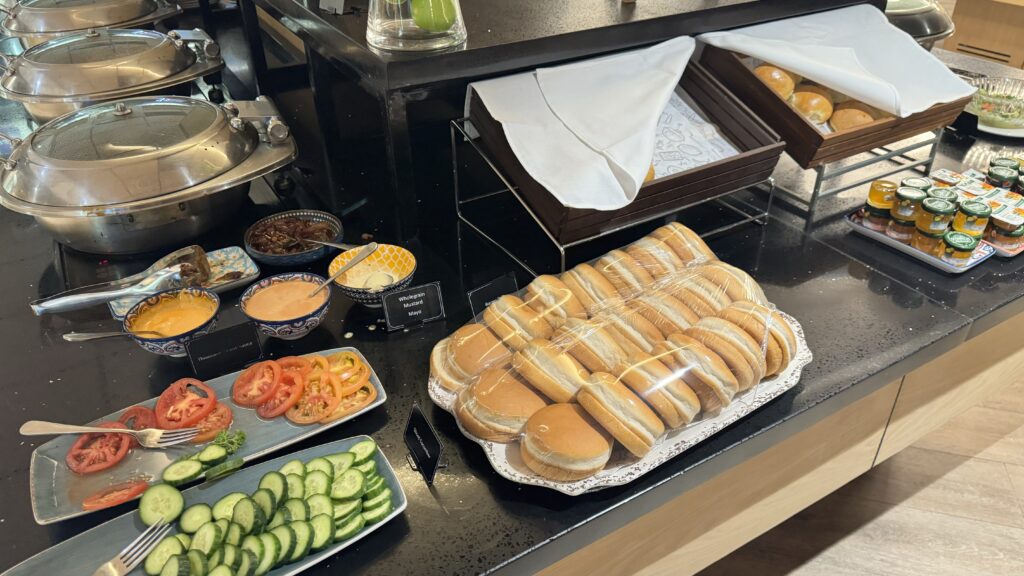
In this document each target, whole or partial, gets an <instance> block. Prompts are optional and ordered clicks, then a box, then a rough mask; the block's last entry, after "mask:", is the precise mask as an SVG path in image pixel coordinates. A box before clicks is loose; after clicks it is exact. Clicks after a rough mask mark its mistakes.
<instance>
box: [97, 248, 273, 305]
mask: <svg viewBox="0 0 1024 576" xmlns="http://www.w3.org/2000/svg"><path fill="white" fill-rule="evenodd" d="M206 259H207V260H208V261H209V263H210V280H211V281H210V282H209V283H207V284H204V285H203V288H206V289H208V290H213V291H214V292H216V293H218V294H223V293H224V292H227V291H229V290H234V289H235V288H241V287H243V286H248V285H249V284H251V283H252V282H254V281H255V280H256V279H257V278H259V277H260V267H259V266H257V265H256V263H255V262H253V260H252V258H250V257H249V255H248V254H247V253H246V252H245V250H243V249H242V248H241V247H240V246H228V247H227V248H221V249H219V250H214V251H212V252H207V253H206ZM230 272H241V273H242V275H241V276H239V277H238V278H236V279H234V280H225V281H220V282H218V281H217V278H220V277H221V276H223V275H225V274H228V273H230ZM145 299H146V297H145V296H133V297H128V298H119V299H117V300H114V301H113V302H109V303H108V304H107V307H108V308H110V315H111V316H113V317H114V319H116V320H124V316H125V314H127V313H128V311H129V310H131V309H132V306H135V305H136V304H138V303H139V302H141V301H142V300H145Z"/></svg>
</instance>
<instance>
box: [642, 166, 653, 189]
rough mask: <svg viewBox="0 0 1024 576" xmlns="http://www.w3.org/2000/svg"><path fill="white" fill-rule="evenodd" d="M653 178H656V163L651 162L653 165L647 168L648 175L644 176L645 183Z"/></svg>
mask: <svg viewBox="0 0 1024 576" xmlns="http://www.w3.org/2000/svg"><path fill="white" fill-rule="evenodd" d="M651 180H654V164H651V167H650V168H648V169H647V175H646V176H644V184H647V183H648V182H650V181H651Z"/></svg>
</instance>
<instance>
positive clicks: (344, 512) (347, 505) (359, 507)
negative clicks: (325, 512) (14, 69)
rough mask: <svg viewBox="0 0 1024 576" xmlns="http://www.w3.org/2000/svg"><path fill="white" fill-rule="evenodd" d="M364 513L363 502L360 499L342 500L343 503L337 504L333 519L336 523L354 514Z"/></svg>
mask: <svg viewBox="0 0 1024 576" xmlns="http://www.w3.org/2000/svg"><path fill="white" fill-rule="evenodd" d="M362 511H363V501H362V500H360V499H359V498H355V499H353V500H342V501H341V502H335V504H334V513H333V514H332V517H333V518H334V521H335V522H338V521H340V520H341V519H343V518H347V517H348V516H350V515H351V514H352V513H359V512H362Z"/></svg>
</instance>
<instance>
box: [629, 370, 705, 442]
mask: <svg viewBox="0 0 1024 576" xmlns="http://www.w3.org/2000/svg"><path fill="white" fill-rule="evenodd" d="M619 372H620V374H621V375H620V376H619V379H620V380H622V381H623V382H625V383H626V385H627V386H629V388H630V389H631V390H633V392H636V393H637V395H639V396H640V397H641V398H643V399H644V401H645V402H647V404H649V405H650V406H651V408H653V409H654V411H655V412H657V413H658V416H660V417H661V420H662V421H663V422H664V423H665V424H666V425H667V426H668V427H669V428H679V427H681V426H685V425H686V424H689V423H690V422H692V421H693V419H694V418H696V417H697V415H698V414H700V399H698V398H697V395H696V394H695V393H694V391H693V390H692V389H691V388H690V387H689V386H687V385H686V383H685V382H683V381H682V380H680V379H679V378H677V377H676V376H675V374H673V373H672V370H670V369H669V368H668V366H665V364H663V363H662V362H661V361H660V360H658V359H657V358H655V357H653V356H651V355H650V354H645V353H643V352H636V353H634V354H631V355H630V356H629V360H628V362H627V363H626V364H623V365H622V366H620V367H619Z"/></svg>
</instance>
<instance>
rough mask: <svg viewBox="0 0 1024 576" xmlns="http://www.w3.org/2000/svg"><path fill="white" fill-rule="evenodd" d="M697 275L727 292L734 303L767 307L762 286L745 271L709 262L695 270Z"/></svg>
mask: <svg viewBox="0 0 1024 576" xmlns="http://www.w3.org/2000/svg"><path fill="white" fill-rule="evenodd" d="M695 272H696V273H697V274H700V275H701V276H704V277H705V278H707V279H708V280H710V281H711V282H712V283H713V284H714V285H715V286H718V287H720V288H722V289H723V290H725V293H726V295H728V297H729V300H731V301H732V302H736V301H741V300H745V301H748V302H755V303H757V304H761V305H765V304H767V303H768V298H767V297H765V295H764V291H763V290H761V286H760V285H759V284H758V283H757V282H756V281H755V280H754V279H753V278H751V277H750V274H747V273H746V272H744V271H743V270H740V269H739V268H737V267H735V266H733V265H732V264H726V263H725V262H722V261H720V260H719V261H715V262H708V263H707V264H705V265H704V266H700V267H698V268H696V269H695Z"/></svg>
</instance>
